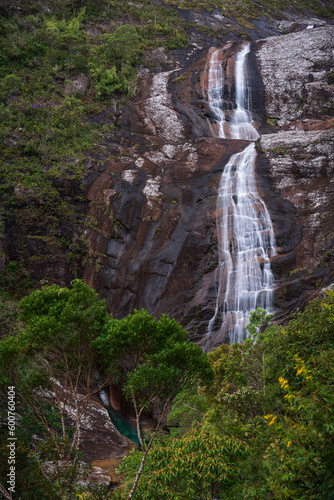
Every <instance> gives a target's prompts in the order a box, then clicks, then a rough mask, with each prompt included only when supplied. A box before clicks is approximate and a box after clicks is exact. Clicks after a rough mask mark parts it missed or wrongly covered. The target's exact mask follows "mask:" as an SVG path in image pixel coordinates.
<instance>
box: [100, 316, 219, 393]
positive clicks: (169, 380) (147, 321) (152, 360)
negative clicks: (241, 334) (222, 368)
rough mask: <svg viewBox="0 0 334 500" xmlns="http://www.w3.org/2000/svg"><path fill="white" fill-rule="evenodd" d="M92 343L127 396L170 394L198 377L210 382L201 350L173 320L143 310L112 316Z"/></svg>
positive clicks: (207, 365)
mask: <svg viewBox="0 0 334 500" xmlns="http://www.w3.org/2000/svg"><path fill="white" fill-rule="evenodd" d="M94 346H95V347H96V348H97V349H98V350H99V351H100V353H101V355H103V356H104V359H105V362H106V363H108V364H109V365H111V366H112V369H113V372H114V376H115V378H116V380H119V381H122V382H123V383H124V391H125V394H126V396H127V397H128V398H129V399H131V398H132V393H135V394H137V395H138V397H139V399H140V400H147V399H150V398H151V397H152V395H153V394H154V395H155V396H157V397H161V398H165V397H167V396H171V397H173V396H174V395H176V394H177V393H178V392H179V391H180V390H181V388H183V387H184V386H186V385H187V384H190V383H191V382H192V380H193V377H195V376H199V377H202V378H203V379H204V380H206V381H209V380H210V379H211V377H212V372H211V369H210V367H209V364H208V362H207V359H206V356H205V355H204V354H203V352H202V350H201V349H200V348H199V347H198V346H195V345H194V344H192V343H191V342H190V341H189V340H188V339H187V332H186V331H185V330H184V329H183V328H182V327H181V325H179V324H178V323H177V322H176V321H175V320H174V319H172V318H170V317H169V316H166V315H163V316H161V318H160V319H159V320H156V319H155V318H154V317H153V316H151V315H150V314H149V313H148V312H147V311H145V310H144V309H143V310H141V311H135V312H134V314H129V315H128V316H127V317H126V318H124V319H122V320H116V319H113V320H112V322H111V328H110V331H109V332H108V333H107V334H104V335H100V337H99V338H98V339H97V340H96V341H95V342H94Z"/></svg>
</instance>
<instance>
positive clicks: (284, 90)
mask: <svg viewBox="0 0 334 500" xmlns="http://www.w3.org/2000/svg"><path fill="white" fill-rule="evenodd" d="M333 42H334V29H333V27H323V28H318V29H310V30H304V31H301V32H298V33H292V34H289V35H286V36H282V37H272V38H270V39H268V40H265V41H261V42H259V43H258V44H257V56H258V59H259V63H260V69H261V75H262V77H263V83H264V89H265V113H266V116H267V117H269V119H270V120H272V122H271V123H274V122H275V123H276V124H277V126H276V132H277V133H275V134H268V135H263V136H262V138H261V142H260V149H262V153H261V154H260V155H259V159H258V172H259V174H260V176H261V178H262V179H263V180H262V185H263V196H264V199H265V201H266V203H267V204H268V206H269V208H270V210H271V215H272V218H273V222H274V225H275V230H276V237H277V243H278V247H279V248H278V252H279V253H278V255H277V256H276V257H275V258H274V259H273V262H272V266H273V269H274V272H275V275H276V278H277V284H278V288H277V291H276V295H275V301H276V306H277V307H278V308H279V309H280V313H279V314H280V316H281V319H282V320H283V319H287V317H288V316H289V315H290V314H291V312H292V311H294V310H295V309H296V308H297V307H303V306H304V305H305V303H306V302H307V301H308V300H309V299H311V298H313V297H314V296H315V295H316V294H317V293H318V292H319V290H320V289H321V288H323V287H326V286H328V284H329V283H331V282H332V281H333V280H334V270H333V257H334V253H333V243H334V238H333V214H334V154H333V153H334V147H333V139H334V129H333V125H334V108H333V103H334V100H333V98H334V87H333V85H332V83H333V82H332V73H331V72H332V71H333V69H332V68H333V54H332V47H333ZM264 179H265V180H266V182H267V184H265V183H264ZM269 186H270V187H269Z"/></svg>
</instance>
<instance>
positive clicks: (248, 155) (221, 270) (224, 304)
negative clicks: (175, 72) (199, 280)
mask: <svg viewBox="0 0 334 500" xmlns="http://www.w3.org/2000/svg"><path fill="white" fill-rule="evenodd" d="M248 53H249V44H247V45H245V46H244V47H243V48H242V50H241V51H240V52H239V53H238V54H237V57H236V61H235V86H236V99H235V100H236V107H235V109H234V110H233V111H232V112H231V113H230V121H229V122H228V121H227V120H226V117H225V114H224V112H223V111H222V110H221V105H222V102H223V96H222V91H223V88H224V81H223V70H222V67H221V63H219V50H214V51H212V52H211V54H210V60H209V69H208V77H209V79H208V100H209V106H210V108H211V111H212V113H213V115H214V117H215V119H216V121H217V125H216V126H215V128H214V127H213V126H211V130H212V132H213V133H214V130H218V133H217V134H215V135H217V136H218V137H221V138H230V139H246V140H250V141H256V140H257V139H258V138H259V134H258V132H257V130H256V128H255V127H254V125H253V123H252V115H251V112H250V98H249V96H250V88H249V87H248V84H247V79H246V77H245V74H246V69H247V66H246V65H247V54H248ZM255 161H256V149H255V142H251V143H250V144H249V145H248V146H247V147H246V148H245V149H244V151H242V152H241V153H237V154H235V155H233V156H232V157H231V158H230V161H229V162H228V163H227V165H226V166H225V169H224V172H223V174H222V177H221V180H220V186H219V191H218V199H217V209H218V216H217V228H218V245H219V248H218V250H219V265H218V268H217V270H216V282H217V299H216V307H215V313H214V315H213V317H212V319H211V320H210V322H209V326H208V334H207V338H206V339H205V343H206V345H207V346H210V345H214V343H215V341H214V338H216V337H219V338H220V339H221V341H222V339H224V340H225V341H226V340H227V339H228V341H229V342H230V343H233V342H240V341H242V340H243V339H244V338H245V336H246V326H247V323H248V320H249V314H250V312H251V311H254V310H255V309H256V308H257V307H262V308H263V309H266V310H267V311H269V312H270V311H272V309H273V307H272V295H273V284H274V276H273V273H272V271H271V268H270V261H269V257H270V256H272V255H275V235H274V231H273V227H272V223H271V219H270V216H269V212H268V210H267V208H266V205H265V203H264V202H263V200H262V199H261V198H260V196H259V194H258V192H257V187H256V179H255Z"/></svg>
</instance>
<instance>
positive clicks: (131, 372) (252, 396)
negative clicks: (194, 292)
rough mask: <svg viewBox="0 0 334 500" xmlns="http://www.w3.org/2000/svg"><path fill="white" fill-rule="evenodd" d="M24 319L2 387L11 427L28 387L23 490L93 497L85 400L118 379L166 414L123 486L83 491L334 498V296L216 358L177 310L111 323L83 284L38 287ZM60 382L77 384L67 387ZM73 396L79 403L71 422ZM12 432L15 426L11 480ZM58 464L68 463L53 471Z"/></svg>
mask: <svg viewBox="0 0 334 500" xmlns="http://www.w3.org/2000/svg"><path fill="white" fill-rule="evenodd" d="M19 320H20V322H21V323H20V326H21V329H20V330H19V331H18V332H12V334H11V335H8V336H7V337H6V338H4V339H3V340H2V341H1V342H0V362H1V363H0V366H1V372H0V381H1V387H2V389H3V397H2V398H1V414H2V417H1V418H2V421H5V418H6V411H7V398H6V387H8V385H10V386H12V385H15V387H16V402H17V413H18V414H19V415H20V419H19V421H18V425H17V437H18V441H19V446H18V448H17V463H16V468H17V491H18V494H20V495H21V498H27V499H33V498H40V499H43V498H45V499H53V498H54V499H57V498H76V495H77V494H79V493H80V491H82V489H80V487H79V486H78V485H77V484H76V481H77V478H78V475H79V469H80V467H79V466H80V452H79V448H80V428H81V419H82V418H83V416H84V413H85V410H86V407H85V404H84V402H85V401H87V400H89V398H90V397H91V396H92V395H93V394H94V393H95V392H97V391H98V390H99V389H100V387H102V386H103V385H105V384H106V383H108V382H109V381H110V380H111V379H112V380H114V381H115V382H118V383H119V384H120V386H121V387H122V388H123V393H124V395H125V397H127V398H128V399H129V400H130V401H132V402H133V403H134V406H135V408H136V414H137V418H138V421H140V417H141V414H142V411H143V410H144V409H149V408H151V407H152V404H153V403H154V402H156V401H160V408H161V410H160V411H161V413H160V416H161V418H159V419H158V420H159V422H158V425H157V428H156V430H155V431H154V432H153V434H152V436H153V438H152V439H151V440H150V442H149V443H148V444H147V443H145V442H144V440H143V439H142V437H141V435H139V438H140V441H141V443H142V449H141V450H138V451H132V452H131V453H130V455H129V457H126V458H125V459H124V460H123V462H122V464H121V467H120V471H119V473H120V477H121V483H122V485H121V487H119V488H117V489H116V490H115V491H113V492H107V491H104V492H103V490H102V491H100V492H99V491H98V489H96V488H95V492H94V491H91V492H90V493H89V494H88V493H87V495H88V496H87V495H86V496H84V497H82V498H91V499H97V498H101V496H99V495H103V498H109V497H110V498H115V499H123V498H124V499H125V498H128V495H129V492H130V490H131V488H132V486H133V483H134V481H135V478H136V476H137V481H138V484H137V488H136V489H135V490H134V492H133V496H132V498H134V499H138V500H140V499H143V500H144V499H150V500H154V499H157V500H160V499H161V500H162V499H166V500H167V499H175V500H178V499H189V500H190V499H203V500H204V499H207V498H212V499H217V498H218V499H228V500H233V499H236V500H237V499H240V498H256V499H266V498H276V499H282V500H283V499H295V500H302V499H305V500H306V499H307V500H309V499H314V500H316V499H317V500H318V499H326V500H327V499H331V498H334V494H333V491H334V484H333V477H334V475H333V472H334V471H333V464H334V452H333V450H334V447H333V444H334V395H333V390H332V388H333V383H334V357H333V348H334V292H332V291H331V292H326V294H325V296H324V297H323V298H318V299H316V300H314V301H312V302H311V303H310V304H309V306H308V307H307V309H306V310H305V312H303V313H298V314H296V315H295V316H294V317H293V318H292V319H291V320H290V322H289V324H288V325H287V326H285V327H279V326H272V327H268V322H269V320H270V318H269V317H268V316H267V315H266V313H265V311H262V310H257V311H256V312H254V313H253V314H252V319H251V323H250V325H249V337H248V339H247V340H246V341H245V342H243V343H240V344H235V345H232V346H228V345H222V346H221V347H218V348H217V349H215V350H214V351H212V352H211V353H209V354H208V355H205V354H203V353H202V351H201V350H200V349H199V348H198V347H197V346H194V345H192V344H191V343H190V342H189V341H188V340H187V335H186V332H184V330H183V329H182V328H181V326H180V325H178V324H177V323H176V322H175V321H174V320H172V319H170V318H168V317H167V316H163V317H161V318H160V320H156V319H154V318H153V317H152V316H150V315H149V314H148V313H147V312H146V311H137V312H135V313H134V314H132V315H130V316H128V317H127V318H124V319H123V320H115V319H113V318H111V317H110V316H109V315H108V313H107V310H106V307H105V304H104V303H103V302H101V301H99V300H98V299H97V295H96V293H95V292H93V291H92V290H90V289H89V287H88V286H87V285H85V284H83V283H82V282H81V281H79V280H76V281H74V282H73V286H72V288H71V289H67V288H65V289H62V288H60V287H58V286H57V285H52V286H46V287H44V288H42V290H38V291H35V292H33V293H32V294H31V295H30V296H28V297H26V298H24V299H23V300H22V301H21V303H20V317H19ZM263 328H265V331H262V330H263ZM96 368H98V370H99V373H100V376H99V378H98V379H96ZM57 380H61V381H63V382H64V381H67V382H66V387H67V389H66V391H65V395H64V390H62V389H61V388H60V387H59V385H58V383H57ZM43 387H44V390H41V388H43ZM46 390H53V392H54V394H56V396H57V397H56V398H51V397H50V396H49V395H48V392H45V391H46ZM64 398H66V400H69V399H71V398H72V399H73V401H76V404H77V407H76V408H75V409H74V410H73V411H72V413H71V412H70V413H69V415H68V414H67V416H66V412H65V410H64V405H63V404H62V401H64ZM170 401H173V407H172V409H171V411H170V412H169V416H168V427H167V428H166V429H165V430H164V432H162V431H161V430H159V426H160V422H161V419H162V418H163V416H164V414H165V411H166V408H167V407H168V404H169V402H170ZM68 411H69V410H67V412H68ZM68 416H70V418H71V422H72V424H71V425H70V426H69V424H68V422H67V423H66V422H65V421H66V417H68ZM6 440H7V426H3V427H2V431H1V446H0V463H1V468H0V470H1V471H2V473H1V477H0V483H2V484H5V483H6V468H7V458H8V456H7V455H8V450H7V447H6V443H7V441H6ZM45 460H48V461H53V462H54V463H56V464H59V463H61V464H63V463H64V461H65V463H66V466H63V468H58V469H57V468H55V469H54V470H53V472H52V473H50V475H49V476H45V475H44V474H43V462H44V461H45ZM140 464H142V466H143V467H142V473H141V476H140V474H139V475H138V469H139V467H140ZM83 473H84V472H83V471H82V470H81V471H80V474H81V475H82V474H83ZM66 495H67V496H66ZM14 498H18V496H17V497H15V496H14ZM129 498H130V497H129Z"/></svg>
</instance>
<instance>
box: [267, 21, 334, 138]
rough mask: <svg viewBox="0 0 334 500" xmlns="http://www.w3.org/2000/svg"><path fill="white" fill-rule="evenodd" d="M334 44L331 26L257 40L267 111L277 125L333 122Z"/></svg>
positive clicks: (303, 127) (292, 126)
mask: <svg viewBox="0 0 334 500" xmlns="http://www.w3.org/2000/svg"><path fill="white" fill-rule="evenodd" d="M333 46H334V27H333V26H326V27H320V28H316V29H310V30H303V31H300V32H297V33H290V34H288V35H284V36H280V37H277V36H275V37H270V38H268V39H267V40H263V41H260V42H258V44H257V56H258V59H259V63H260V70H261V75H262V79H263V83H264V90H265V108H266V114H267V116H268V117H270V118H271V119H273V120H276V121H277V125H278V126H279V127H281V128H284V129H296V128H297V129H298V128H299V129H306V130H307V129H308V128H309V127H310V126H311V123H312V121H313V120H315V119H316V120H320V121H321V122H327V126H328V127H330V126H331V124H333V123H334V119H333V117H334V104H333V103H334V87H333V85H332V84H331V83H333V82H332V81H331V76H330V75H331V74H332V72H333V63H334V61H333ZM296 122H298V123H296ZM332 126H333V125H332ZM320 128H321V127H320Z"/></svg>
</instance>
